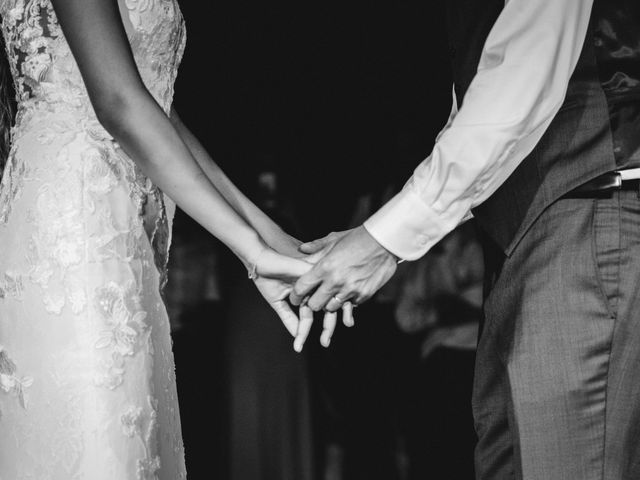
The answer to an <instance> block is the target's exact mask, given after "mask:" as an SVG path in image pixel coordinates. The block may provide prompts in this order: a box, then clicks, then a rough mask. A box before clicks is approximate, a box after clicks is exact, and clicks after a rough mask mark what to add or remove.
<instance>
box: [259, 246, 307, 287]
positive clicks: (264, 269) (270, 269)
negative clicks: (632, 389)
mask: <svg viewBox="0 0 640 480" xmlns="http://www.w3.org/2000/svg"><path fill="white" fill-rule="evenodd" d="M312 266H313V265H311V264H310V263H308V262H306V261H304V260H301V259H298V258H293V257H288V256H286V255H282V254H279V253H276V252H274V251H270V252H269V253H268V254H266V255H264V256H263V260H262V261H260V264H259V265H258V275H260V276H263V277H267V278H278V279H283V278H284V279H292V280H293V279H297V278H298V277H301V276H302V275H304V274H305V273H307V272H308V271H309V270H311V267H312Z"/></svg>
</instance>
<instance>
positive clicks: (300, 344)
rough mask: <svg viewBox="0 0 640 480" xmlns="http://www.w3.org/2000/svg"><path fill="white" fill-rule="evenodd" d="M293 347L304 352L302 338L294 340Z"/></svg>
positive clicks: (298, 351)
mask: <svg viewBox="0 0 640 480" xmlns="http://www.w3.org/2000/svg"><path fill="white" fill-rule="evenodd" d="M293 349H294V350H295V351H296V352H297V353H300V352H302V342H301V341H300V340H296V341H295V342H293Z"/></svg>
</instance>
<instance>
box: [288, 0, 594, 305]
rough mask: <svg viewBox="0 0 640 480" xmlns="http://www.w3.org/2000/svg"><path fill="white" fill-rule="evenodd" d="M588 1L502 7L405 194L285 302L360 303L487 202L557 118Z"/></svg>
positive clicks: (342, 244) (345, 241)
mask: <svg viewBox="0 0 640 480" xmlns="http://www.w3.org/2000/svg"><path fill="white" fill-rule="evenodd" d="M592 3H593V2H592V0H563V1H558V0H538V1H535V2H532V1H530V0H509V1H508V2H507V4H506V6H505V8H504V10H503V11H502V13H501V14H500V17H499V18H498V20H497V22H496V24H495V25H494V27H493V28H492V30H491V32H490V34H489V36H488V38H487V41H486V43H485V46H484V49H483V52H482V55H481V58H480V63H479V67H478V72H477V74H476V76H475V78H474V80H473V81H472V83H471V85H470V87H469V89H468V91H467V93H466V95H465V98H464V104H463V105H462V107H461V108H460V111H459V112H457V114H455V115H454V117H453V118H452V120H451V122H450V124H449V125H448V126H447V127H446V128H445V130H444V131H443V132H442V134H441V135H440V137H439V138H438V140H437V142H436V144H435V147H434V149H433V152H432V153H431V155H430V156H429V157H428V158H427V159H426V160H425V161H424V162H422V164H420V165H419V166H418V168H417V169H416V171H415V173H414V175H413V177H411V179H410V180H409V181H408V182H407V184H406V185H405V187H404V189H403V190H402V191H401V192H400V193H399V194H398V195H397V196H396V197H394V198H393V199H392V200H391V201H390V202H389V203H387V204H386V205H385V206H383V207H382V208H381V209H380V210H379V211H378V212H377V213H375V214H374V215H373V216H372V217H371V218H369V219H368V220H367V221H366V222H365V224H364V226H363V227H360V228H358V229H356V230H354V231H353V232H351V233H350V234H349V235H347V236H345V237H343V238H342V239H341V240H339V241H338V242H337V243H336V244H335V245H334V246H333V248H331V250H330V251H329V253H328V254H327V255H326V256H325V257H324V258H323V260H321V261H320V262H318V264H317V265H316V267H315V268H314V269H313V270H312V271H311V272H309V274H307V275H305V276H303V277H302V278H301V279H300V280H299V281H298V283H297V284H296V287H295V289H294V293H293V294H292V298H291V300H292V301H293V302H294V303H299V302H300V301H301V300H302V299H303V298H305V296H307V295H309V294H310V293H311V292H312V291H313V290H316V291H315V293H314V294H313V295H312V297H311V299H310V300H309V305H310V306H311V307H312V308H313V309H316V310H319V309H322V308H325V307H326V308H327V309H328V310H333V309H335V308H337V306H338V301H337V300H335V299H333V300H332V298H333V296H334V295H338V299H339V300H344V299H347V298H354V299H355V300H356V301H357V302H361V301H364V300H366V299H368V298H369V297H370V296H371V295H373V293H375V292H376V291H377V290H378V289H379V288H380V287H381V286H382V285H383V284H384V283H385V282H386V281H387V280H388V278H389V277H390V275H391V274H392V273H393V271H394V268H395V266H394V265H395V263H394V262H393V261H392V260H393V259H394V257H397V258H400V259H405V260H415V259H418V258H420V257H421V256H423V255H424V254H425V253H426V252H427V251H428V250H429V249H430V248H431V247H432V246H433V245H435V244H436V243H437V242H438V241H440V240H441V239H442V238H443V237H444V236H445V235H446V234H447V233H449V232H450V231H451V230H453V229H454V228H455V227H456V226H457V225H458V224H459V223H460V222H461V221H462V220H463V219H464V218H465V216H466V215H468V212H469V211H470V210H471V208H473V207H475V206H477V205H479V204H480V203H482V202H483V201H484V200H485V199H487V198H488V197H489V196H490V195H491V194H492V193H493V192H494V191H495V190H496V189H497V188H498V187H499V186H500V185H501V184H502V183H503V182H504V181H505V180H506V179H507V178H508V177H509V176H510V175H511V173H512V172H513V171H514V170H515V169H516V167H517V166H518V165H519V164H520V162H521V161H522V160H523V159H524V158H525V157H526V156H527V155H528V154H529V153H530V152H531V150H533V148H534V147H535V145H536V144H537V143H538V142H539V140H540V138H541V137H542V135H543V134H544V132H545V131H546V129H547V128H548V126H549V124H550V123H551V121H552V120H553V118H554V117H555V115H556V113H557V112H558V110H559V109H560V107H561V105H562V103H563V101H564V98H565V95H566V91H567V87H568V84H569V80H570V78H571V75H572V74H573V71H574V69H575V66H576V64H577V62H578V58H579V56H580V53H581V51H582V46H583V44H584V39H585V37H586V32H587V28H588V25H589V19H590V14H591V8H592Z"/></svg>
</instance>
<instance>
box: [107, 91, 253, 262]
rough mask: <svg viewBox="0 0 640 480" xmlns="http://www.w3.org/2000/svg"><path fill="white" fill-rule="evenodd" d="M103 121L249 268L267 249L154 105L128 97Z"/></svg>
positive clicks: (170, 193) (155, 179) (147, 170)
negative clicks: (120, 106)
mask: <svg viewBox="0 0 640 480" xmlns="http://www.w3.org/2000/svg"><path fill="white" fill-rule="evenodd" d="M101 121H102V122H103V124H104V125H105V127H106V128H107V130H108V131H109V132H110V133H111V134H112V135H113V136H114V138H115V139H116V140H117V141H118V143H119V144H120V146H121V147H122V148H123V150H124V151H125V152H126V153H127V154H128V155H129V156H130V157H131V158H133V159H135V161H136V163H137V164H138V165H139V166H140V168H141V169H142V170H143V172H144V173H145V174H146V175H147V176H148V177H149V178H150V179H151V180H152V181H153V182H154V184H156V185H158V187H160V188H161V189H162V190H163V191H164V192H165V193H166V194H167V195H168V196H169V197H170V198H172V199H173V200H174V201H175V202H176V204H177V205H178V206H179V207H180V208H181V209H182V210H184V212H185V213H187V214H188V215H189V216H190V217H192V218H193V219H194V220H195V221H197V222H198V223H199V224H200V225H202V226H203V227H204V228H205V229H206V230H207V231H209V232H210V233H211V234H212V235H214V236H215V237H217V238H218V239H219V240H221V241H222V242H223V243H224V244H225V245H227V246H228V247H229V248H230V249H231V250H232V251H234V253H235V254H236V255H237V256H238V257H239V258H240V260H241V261H242V262H243V263H244V264H245V266H247V267H249V266H250V265H252V264H253V262H255V261H256V259H257V257H258V256H259V255H260V252H261V251H262V250H263V249H264V248H265V245H264V243H263V241H262V239H261V238H260V236H259V234H258V233H257V232H256V231H255V229H254V228H252V227H251V226H250V225H249V224H247V222H246V221H245V220H244V219H243V218H242V217H241V216H240V215H238V213H237V212H236V211H235V209H234V208H232V206H231V205H229V203H228V202H227V200H226V199H225V198H224V197H223V196H222V195H221V194H220V192H219V191H218V190H217V189H216V187H215V186H214V185H212V183H211V182H210V181H209V179H208V178H207V175H206V173H205V172H204V171H203V170H202V168H201V167H200V166H199V164H198V162H196V160H195V159H194V157H193V155H192V154H191V152H190V150H189V148H188V147H187V146H186V145H185V143H184V142H183V141H182V139H181V137H180V135H179V134H178V132H177V131H176V129H175V128H174V127H173V125H172V124H171V122H170V121H169V120H168V119H167V117H166V116H165V115H164V114H163V113H162V111H161V110H159V108H157V106H156V105H155V104H152V103H151V102H149V101H147V100H146V99H145V98H144V97H143V98H134V99H128V104H127V106H123V108H121V109H120V110H119V111H118V114H117V116H116V118H112V116H110V115H109V114H107V115H103V116H102V118H101Z"/></svg>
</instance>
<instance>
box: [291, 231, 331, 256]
mask: <svg viewBox="0 0 640 480" xmlns="http://www.w3.org/2000/svg"><path fill="white" fill-rule="evenodd" d="M329 243H330V239H329V235H327V236H326V237H323V238H319V239H317V240H314V241H312V242H307V243H303V244H302V245H300V246H299V247H298V250H300V251H301V252H302V253H306V254H307V255H312V254H314V253H318V252H319V251H321V250H323V249H324V248H325V247H326V246H327V245H329Z"/></svg>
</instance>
